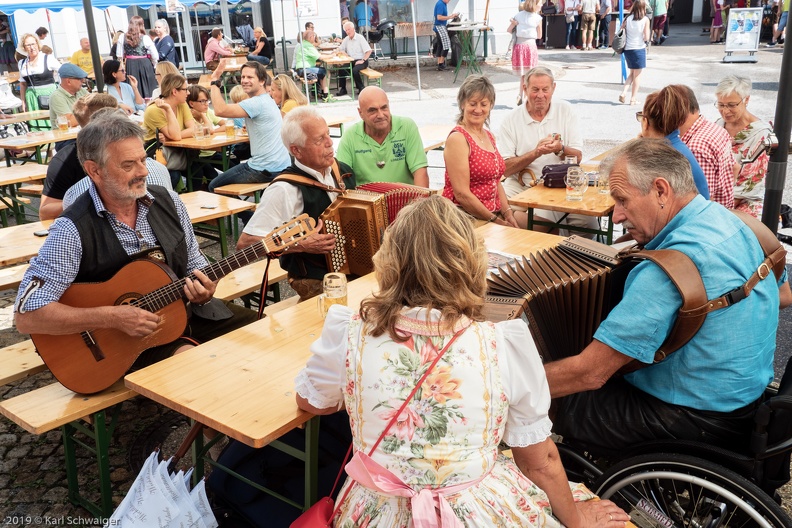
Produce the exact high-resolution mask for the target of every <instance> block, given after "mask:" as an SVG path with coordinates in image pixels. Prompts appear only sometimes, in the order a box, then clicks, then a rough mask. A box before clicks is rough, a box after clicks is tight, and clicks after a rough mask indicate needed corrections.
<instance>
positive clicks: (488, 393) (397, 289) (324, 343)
mask: <svg viewBox="0 0 792 528" xmlns="http://www.w3.org/2000/svg"><path fill="white" fill-rule="evenodd" d="M373 260H374V270H375V276H376V280H377V287H376V288H375V290H376V291H377V293H374V294H372V295H370V296H369V297H367V298H366V299H365V300H363V302H362V303H361V307H360V312H359V313H355V312H353V310H351V309H350V308H347V307H346V306H342V305H334V306H331V307H330V310H329V311H328V313H327V319H326V320H325V324H324V328H323V330H322V334H321V337H320V338H319V339H318V340H317V341H315V342H314V343H313V345H311V352H312V353H313V355H312V356H311V358H310V359H309V360H308V363H307V365H306V367H305V368H304V369H303V370H302V371H301V372H300V373H299V375H298V376H297V379H296V380H295V386H296V394H297V397H296V399H297V404H298V406H299V407H300V408H302V409H304V410H306V411H309V412H311V413H314V414H320V415H321V414H331V413H334V412H336V411H337V410H339V409H344V408H345V409H346V412H348V413H349V420H350V425H351V429H352V436H353V448H354V449H353V452H354V456H353V457H352V460H351V462H350V463H349V464H348V465H347V466H346V469H347V473H348V475H349V478H348V479H347V482H346V483H345V485H344V487H343V488H342V489H341V491H340V492H339V495H338V497H339V498H338V501H337V503H336V504H337V506H338V508H339V511H338V515H337V517H335V519H334V526H378V527H381V528H391V527H394V528H395V527H402V526H413V525H415V526H449V527H450V526H459V527H461V526H466V527H469V528H478V527H485V526H486V527H490V526H494V525H496V524H497V525H498V526H504V527H525V526H544V527H546V528H556V527H558V528H560V527H561V526H562V524H561V523H563V525H565V526H574V527H595V526H596V527H605V528H622V527H623V526H624V523H625V521H627V520H629V516H627V514H625V513H624V512H623V511H622V510H621V509H620V508H619V507H618V506H616V505H615V504H614V503H612V502H610V501H588V499H591V498H593V497H594V496H593V494H592V493H591V492H590V491H588V490H587V489H586V488H585V487H584V486H582V485H575V484H570V483H569V482H568V481H567V479H566V475H565V474H564V468H563V466H562V464H561V460H560V458H559V456H558V451H557V449H556V446H555V444H554V443H553V440H552V439H551V438H550V430H551V427H552V422H551V421H550V418H549V416H548V412H549V407H550V392H549V389H548V385H547V379H546V378H545V372H544V369H543V368H542V361H541V359H540V357H539V353H538V351H537V349H536V346H535V345H534V342H533V339H532V338H531V335H530V333H529V331H528V327H527V325H526V324H525V323H524V322H523V321H522V320H520V319H516V320H511V321H504V322H501V323H491V322H486V321H483V316H482V314H481V308H482V305H483V304H484V295H485V294H486V291H487V284H486V276H487V250H486V247H485V245H484V242H483V241H482V240H481V238H480V237H479V235H478V234H477V232H476V230H475V229H474V228H473V224H472V222H470V219H469V218H468V217H467V216H466V215H465V214H464V213H463V212H461V211H460V210H459V209H457V208H456V207H454V206H453V205H452V204H451V202H449V201H448V200H446V199H444V198H441V197H439V196H431V197H429V198H424V199H419V200H416V201H414V202H413V203H411V204H410V205H408V206H406V207H405V208H404V209H402V210H401V211H400V212H399V215H398V216H397V217H396V221H395V222H394V223H392V224H391V225H390V226H389V227H388V229H387V230H386V231H385V236H384V239H383V242H382V246H381V247H380V249H379V251H378V252H377V253H376V254H375V255H374V259H373ZM422 379H423V382H422V383H421V381H420V380H422ZM414 389H418V390H417V391H414ZM405 402H406V406H404V405H405ZM396 418H398V421H397V422H396V423H395V424H394V425H393V426H392V427H390V428H389V430H388V432H387V434H386V435H385V439H384V442H382V443H381V444H378V446H377V447H373V446H374V444H375V442H376V440H377V439H378V438H379V437H380V436H381V435H382V433H383V432H384V431H385V429H386V427H388V424H389V422H391V421H392V420H393V419H396ZM501 442H504V443H505V444H507V445H509V446H511V449H512V454H513V456H514V459H513V460H512V459H510V458H508V457H506V456H504V455H502V454H501V453H500V451H499V449H498V445H499V444H500V443H501ZM391 490H397V491H391ZM576 501H583V502H576ZM586 501H588V502H586Z"/></svg>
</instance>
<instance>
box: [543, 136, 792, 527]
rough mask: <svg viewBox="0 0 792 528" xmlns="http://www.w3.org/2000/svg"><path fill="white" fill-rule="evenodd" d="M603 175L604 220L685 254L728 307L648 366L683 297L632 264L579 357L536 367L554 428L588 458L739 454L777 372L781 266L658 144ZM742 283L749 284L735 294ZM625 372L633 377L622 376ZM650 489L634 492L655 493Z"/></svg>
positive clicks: (627, 155)
mask: <svg viewBox="0 0 792 528" xmlns="http://www.w3.org/2000/svg"><path fill="white" fill-rule="evenodd" d="M600 171H603V172H605V173H606V174H609V176H610V192H611V196H612V197H613V199H614V201H615V202H616V205H615V209H614V213H613V221H614V222H618V223H621V224H622V225H623V226H624V227H625V228H626V229H627V230H628V231H629V232H630V233H631V234H632V235H633V238H634V239H635V240H636V241H637V242H638V244H640V245H642V246H644V247H645V249H650V250H656V249H675V250H679V251H682V252H683V253H685V255H687V256H688V257H690V258H691V259H692V260H693V262H694V264H695V265H696V267H697V268H698V270H699V272H700V274H701V278H702V280H703V283H704V287H705V289H706V293H707V299H709V300H718V299H717V298H720V297H721V296H724V294H726V296H725V297H726V299H725V301H726V302H725V303H724V305H725V306H726V307H725V308H723V309H716V310H714V311H711V312H709V313H708V314H707V317H706V319H705V320H704V323H703V325H702V326H701V328H700V329H699V331H698V332H697V333H696V334H695V335H694V336H693V337H692V338H691V339H690V340H689V341H688V342H687V343H686V344H685V345H683V346H682V347H681V348H679V349H678V350H677V351H676V352H674V353H672V354H669V355H668V356H667V357H666V358H665V359H664V360H663V361H660V362H657V363H655V362H654V360H655V352H656V351H658V350H659V349H660V348H661V345H663V343H664V341H665V340H666V338H667V337H668V336H669V334H670V333H671V330H672V326H673V325H674V323H675V321H676V319H677V313H678V311H679V309H680V306H681V305H682V298H681V296H680V293H679V291H678V290H677V288H676V286H675V285H674V283H673V282H672V281H671V279H670V278H669V276H668V275H667V274H666V273H665V272H664V271H663V270H661V269H660V267H659V266H657V265H656V264H654V263H653V262H650V261H642V262H640V263H639V264H638V265H637V266H635V268H634V269H632V271H630V273H629V275H628V277H627V280H626V283H625V287H624V295H623V297H622V300H621V301H620V302H619V303H618V304H617V305H616V306H615V307H614V308H613V310H612V311H611V312H610V313H609V314H608V316H607V318H606V319H605V320H604V321H603V322H602V323H601V324H600V326H599V328H598V329H597V331H596V333H595V335H594V340H593V341H592V343H591V344H590V345H588V346H587V347H586V348H585V349H584V350H583V351H582V352H581V353H580V354H578V355H576V356H572V357H568V358H565V359H561V360H558V361H554V362H550V363H547V364H545V369H546V372H547V379H548V383H549V386H550V393H551V396H552V397H553V398H554V407H555V416H554V419H553V423H554V432H555V433H557V434H559V435H561V436H562V437H563V441H564V443H565V444H568V445H572V446H576V447H577V448H578V449H582V450H583V451H585V452H587V453H588V454H589V455H590V456H591V457H592V458H596V457H606V458H608V459H609V460H611V461H612V460H619V457H620V456H621V457H624V455H625V453H627V452H629V451H630V449H631V448H634V447H635V446H636V445H637V444H642V443H646V442H650V441H666V440H683V441H694V442H702V443H706V444H708V445H710V446H717V447H718V448H722V449H728V450H730V451H733V452H736V453H747V452H748V451H749V449H748V446H749V442H750V440H751V432H752V430H753V426H754V421H753V419H754V414H755V412H756V409H757V407H758V406H759V405H760V404H761V402H762V399H763V395H764V392H765V389H766V387H767V386H768V383H770V382H771V381H772V380H773V377H774V376H773V374H774V371H773V358H774V352H775V346H776V328H777V326H778V312H779V309H780V308H785V307H786V306H788V305H789V304H790V303H792V292H790V288H789V284H788V282H787V277H786V271H784V272H783V273H782V274H781V277H780V279H779V280H776V277H775V275H774V274H773V272H772V271H770V268H769V267H767V268H763V267H761V266H760V265H761V264H762V263H763V261H765V258H766V256H765V254H764V251H763V249H762V247H761V245H760V243H759V241H758V239H757V237H756V235H754V232H753V231H752V230H751V228H749V227H748V225H747V224H746V223H745V222H744V221H743V220H742V219H740V218H738V217H737V216H736V215H735V214H733V213H732V212H730V211H729V210H727V209H725V208H724V207H723V206H721V205H719V204H717V203H715V202H709V201H707V200H705V199H704V198H703V197H702V196H700V195H698V193H697V191H696V187H695V185H694V183H693V178H692V174H691V169H690V164H689V163H688V162H687V161H686V159H685V158H684V157H683V156H682V155H681V154H679V153H678V152H677V151H675V150H674V149H673V148H671V147H670V146H669V145H668V144H667V143H666V142H665V141H661V140H652V139H636V140H632V141H630V142H628V143H627V144H625V145H624V146H623V147H621V148H620V149H619V150H618V151H617V152H615V153H614V154H613V155H612V156H610V157H609V158H608V159H606V160H604V161H603V162H602V164H601V166H600ZM760 227H763V226H760ZM768 231H769V230H768ZM757 270H759V273H758V277H757V276H756V275H757V273H756V272H757ZM749 279H752V281H755V285H754V287H753V289H750V288H748V293H749V294H748V295H747V296H745V297H744V296H743V295H740V293H742V292H744V291H745V288H744V286H746V283H749V282H748V281H749ZM749 284H750V283H749ZM735 292H739V293H738V294H735ZM636 361H637V362H638V363H636ZM628 364H630V366H629V367H628ZM634 365H638V369H637V370H634V371H632V372H630V373H628V374H625V375H623V376H622V375H620V374H621V372H620V371H622V372H623V371H625V370H632V369H633V368H635V367H634ZM625 367H627V368H625ZM786 460H787V462H786V464H787V465H788V464H789V462H788V458H787V459H786ZM704 462H705V463H706V461H704ZM565 465H566V461H565ZM600 475H601V472H600ZM606 477H607V475H606ZM704 478H705V479H707V478H709V477H707V476H704ZM737 478H739V476H737ZM600 480H601V479H600ZM657 482H660V481H659V480H658V481H657ZM632 486H634V487H637V486H638V485H637V484H633V485H632ZM660 487H662V486H660ZM669 487H670V486H667V487H666V488H664V489H666V490H667V489H668V488H669ZM595 491H597V490H595ZM599 491H600V492H604V491H605V490H604V489H600V490H599ZM634 491H635V490H634ZM656 491H657V490H655V493H654V494H652V493H648V492H646V491H641V492H637V493H636V494H637V495H639V496H644V497H647V496H655V497H656V496H657V495H660V494H659V493H656ZM645 493H646V495H645ZM606 495H607V494H606ZM692 495H693V493H692V492H690V493H688V496H689V497H690V496H692ZM631 500H632V501H635V500H636V497H633V498H632V499H631ZM691 502H692V501H691ZM711 502H712V503H713V504H720V503H718V502H717V501H711ZM749 502H751V501H749ZM753 502H755V501H753ZM634 503H635V502H633V504H634ZM655 504H656V505H657V504H658V503H655ZM622 506H623V507H624V505H622ZM662 509H663V508H661V507H655V509H654V510H652V508H651V507H648V508H647V509H646V511H649V512H650V513H651V512H652V511H654V512H658V511H661V510H662ZM625 510H628V513H631V512H630V511H629V508H627V507H625ZM669 510H672V508H669ZM634 513H635V512H634V511H633V512H632V513H631V515H634ZM666 514H667V519H670V518H673V515H671V513H670V512H666ZM659 515H660V514H658V516H659ZM708 515H709V517H710V518H711V517H712V515H711V514H708ZM646 516H647V517H653V518H654V519H655V520H657V519H658V518H659V517H658V516H655V515H653V514H652V515H650V514H646ZM716 517H717V516H716ZM664 518H665V517H664ZM680 519H681V517H680ZM633 520H634V521H635V517H633ZM664 523H665V521H663V522H659V523H658V524H657V525H658V526H660V525H663V526H665V525H667V524H664ZM721 523H723V521H722V517H721V520H720V521H719V522H713V523H711V524H709V526H727V525H728V526H731V524H721ZM636 524H639V525H642V526H643V525H644V524H642V523H636ZM683 524H684V525H685V526H687V525H693V524H688V522H685V523H683ZM705 524H706V523H705ZM645 525H646V526H655V524H652V523H649V524H645ZM760 525H761V524H760ZM770 525H771V526H772V525H774V524H772V523H771V524H770ZM782 525H783V523H782Z"/></svg>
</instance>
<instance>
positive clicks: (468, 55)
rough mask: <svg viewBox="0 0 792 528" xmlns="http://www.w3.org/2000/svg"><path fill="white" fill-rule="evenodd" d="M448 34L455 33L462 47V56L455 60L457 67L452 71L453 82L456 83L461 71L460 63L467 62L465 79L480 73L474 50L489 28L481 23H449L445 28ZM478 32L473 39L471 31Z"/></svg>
mask: <svg viewBox="0 0 792 528" xmlns="http://www.w3.org/2000/svg"><path fill="white" fill-rule="evenodd" d="M447 29H448V32H449V33H457V34H458V35H459V43H460V44H461V46H462V55H461V56H460V57H458V58H457V65H456V68H455V69H454V82H456V81H457V76H458V75H459V70H461V69H462V63H463V62H467V73H465V77H467V76H468V75H470V73H471V72H473V73H479V74H480V73H481V67H479V65H478V57H477V56H476V48H478V43H479V40H481V33H482V32H483V31H489V29H490V28H489V26H487V25H486V24H483V23H478V22H472V23H453V22H452V23H449V24H448V26H447ZM474 30H475V31H478V38H476V39H475V41H474V39H473V31H474Z"/></svg>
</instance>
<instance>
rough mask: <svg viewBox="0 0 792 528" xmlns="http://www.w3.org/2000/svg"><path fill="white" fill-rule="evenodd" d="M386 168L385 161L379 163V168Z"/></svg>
mask: <svg viewBox="0 0 792 528" xmlns="http://www.w3.org/2000/svg"><path fill="white" fill-rule="evenodd" d="M384 166H385V160H380V161H378V162H377V167H379V168H380V169H381V168H383V167H384Z"/></svg>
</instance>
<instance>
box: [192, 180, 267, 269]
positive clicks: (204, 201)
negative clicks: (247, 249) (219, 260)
mask: <svg viewBox="0 0 792 528" xmlns="http://www.w3.org/2000/svg"><path fill="white" fill-rule="evenodd" d="M179 198H181V200H182V202H184V205H185V206H186V207H187V214H188V215H189V216H190V221H191V222H192V223H193V224H199V223H206V222H209V221H210V220H215V219H217V220H218V222H217V233H218V241H219V242H220V253H221V254H222V255H223V257H227V256H228V244H227V242H228V236H227V232H228V231H227V229H226V222H225V221H224V219H228V220H229V221H230V222H231V226H232V233H233V235H234V240H236V239H237V238H238V237H239V233H238V232H237V231H238V226H237V222H236V221H235V219H236V216H235V215H236V214H237V213H240V212H242V211H249V210H251V209H255V208H256V204H255V203H253V202H246V201H245V200H240V199H239V198H232V197H230V196H223V195H220V194H215V193H210V192H206V191H196V192H188V193H182V194H180V195H179Z"/></svg>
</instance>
